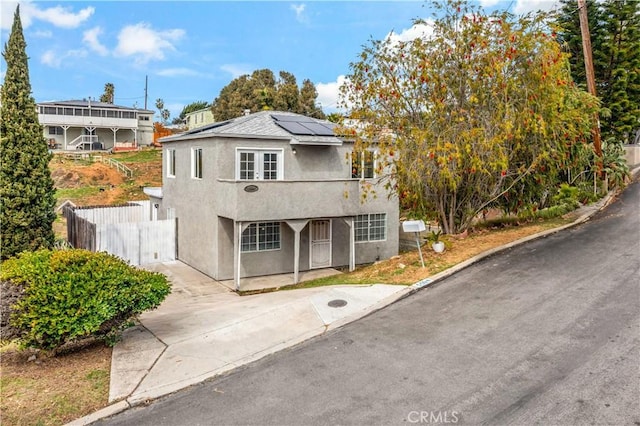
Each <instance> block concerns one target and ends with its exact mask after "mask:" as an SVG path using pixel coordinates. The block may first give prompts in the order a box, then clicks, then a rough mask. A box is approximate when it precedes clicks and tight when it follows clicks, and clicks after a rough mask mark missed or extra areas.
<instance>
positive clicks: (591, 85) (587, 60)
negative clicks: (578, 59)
mask: <svg viewBox="0 0 640 426" xmlns="http://www.w3.org/2000/svg"><path fill="white" fill-rule="evenodd" d="M578 14H579V16H580V33H581V34H582V52H583V54H584V67H585V70H586V74H587V88H588V90H589V93H591V94H592V95H593V96H597V94H596V78H595V75H594V72H593V54H592V51H591V34H590V33H589V19H588V15H587V4H586V2H585V0H578ZM595 119H596V124H595V125H594V127H593V129H592V130H591V134H592V135H593V150H594V151H595V153H596V157H597V159H596V161H597V163H598V172H599V173H602V143H601V141H600V118H599V117H598V113H597V112H596V113H595Z"/></svg>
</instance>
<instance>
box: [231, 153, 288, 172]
mask: <svg viewBox="0 0 640 426" xmlns="http://www.w3.org/2000/svg"><path fill="white" fill-rule="evenodd" d="M282 152H283V150H282V149H278V150H272V149H253V148H251V149H250V148H237V149H236V179H238V180H281V179H282V176H283V163H282Z"/></svg>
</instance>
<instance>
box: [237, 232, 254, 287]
mask: <svg viewBox="0 0 640 426" xmlns="http://www.w3.org/2000/svg"><path fill="white" fill-rule="evenodd" d="M235 223H236V227H235V229H234V233H235V235H234V238H233V260H234V265H235V267H234V269H235V270H234V272H233V280H234V282H235V287H236V291H240V273H241V271H242V233H243V232H244V230H245V229H247V228H248V227H249V225H250V224H251V223H250V222H242V221H237V222H235Z"/></svg>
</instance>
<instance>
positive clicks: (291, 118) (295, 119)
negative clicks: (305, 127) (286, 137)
mask: <svg viewBox="0 0 640 426" xmlns="http://www.w3.org/2000/svg"><path fill="white" fill-rule="evenodd" d="M271 118H273V119H274V120H276V121H281V122H289V123H309V122H311V123H313V119H312V118H310V117H305V116H303V115H283V114H271Z"/></svg>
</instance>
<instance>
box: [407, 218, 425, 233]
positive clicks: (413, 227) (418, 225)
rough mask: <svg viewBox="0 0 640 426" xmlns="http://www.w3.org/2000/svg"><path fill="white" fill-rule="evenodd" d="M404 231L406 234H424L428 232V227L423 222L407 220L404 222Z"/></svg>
mask: <svg viewBox="0 0 640 426" xmlns="http://www.w3.org/2000/svg"><path fill="white" fill-rule="evenodd" d="M402 230H403V231H404V232H422V231H426V230H427V227H426V225H425V224H424V221H422V220H405V221H404V222H402Z"/></svg>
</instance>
